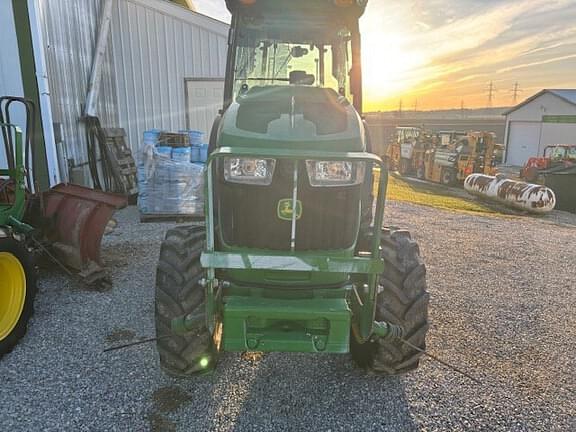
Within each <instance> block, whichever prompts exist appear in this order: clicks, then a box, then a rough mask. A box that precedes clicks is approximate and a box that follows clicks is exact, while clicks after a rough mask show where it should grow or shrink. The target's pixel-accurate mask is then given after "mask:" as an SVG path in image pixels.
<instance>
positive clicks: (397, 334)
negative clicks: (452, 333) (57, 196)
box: [155, 0, 429, 376]
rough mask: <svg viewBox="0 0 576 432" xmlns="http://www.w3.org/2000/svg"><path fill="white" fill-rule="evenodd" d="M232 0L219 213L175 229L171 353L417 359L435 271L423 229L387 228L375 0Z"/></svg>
mask: <svg viewBox="0 0 576 432" xmlns="http://www.w3.org/2000/svg"><path fill="white" fill-rule="evenodd" d="M226 3H227V7H228V9H229V10H230V12H231V13H232V26H231V30H230V37H229V50H228V61H227V73H226V84H225V96H224V105H223V110H222V111H221V115H220V116H219V117H218V118H217V119H216V121H215V124H214V127H213V129H212V133H211V137H210V157H209V160H208V163H207V170H206V177H205V182H206V185H205V191H206V197H205V223H204V224H198V225H192V226H179V227H177V228H174V229H171V230H169V231H168V233H167V234H166V239H165V241H164V242H163V244H162V247H161V252H160V261H159V265H158V270H157V279H156V308H155V314H156V329H157V336H158V341H157V349H158V351H159V355H160V364H161V367H162V368H163V369H164V371H166V372H167V373H168V374H170V375H173V376H190V375H195V374H201V373H205V372H208V371H210V370H212V369H213V368H214V367H215V366H216V363H217V360H218V356H219V353H221V352H227V351H228V352H307V353H341V354H344V353H351V355H352V358H353V359H354V360H355V362H356V363H357V364H358V365H359V366H360V367H363V368H365V369H368V370H371V371H373V372H375V373H380V374H387V375H394V374H401V373H405V372H408V371H410V370H413V369H415V368H416V367H417V366H418V362H419V359H420V357H421V355H422V350H424V349H425V337H426V332H427V330H428V312H427V310H428V300H429V296H428V293H427V287H426V275H425V274H426V271H425V266H424V264H423V261H422V259H421V257H420V254H419V249H418V245H417V244H416V242H415V241H414V240H413V239H412V238H411V236H410V234H409V233H408V232H406V231H403V230H399V229H395V228H382V226H383V217H384V203H385V196H386V185H387V179H388V174H387V171H386V167H385V165H384V164H383V162H382V160H381V159H380V158H379V157H377V156H376V155H374V154H372V153H371V146H370V141H369V137H368V134H367V130H366V126H365V124H364V122H363V120H362V118H361V113H362V72H361V53H360V49H361V43H360V31H359V19H360V17H361V16H362V15H363V13H364V11H365V8H366V0H291V1H285V0H227V2H226ZM373 185H374V186H373Z"/></svg>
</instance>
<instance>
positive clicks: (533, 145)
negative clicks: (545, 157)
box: [506, 121, 541, 166]
mask: <svg viewBox="0 0 576 432" xmlns="http://www.w3.org/2000/svg"><path fill="white" fill-rule="evenodd" d="M540 125H541V123H539V122H521V121H513V122H510V134H509V138H508V151H507V156H506V163H507V164H508V165H516V166H523V165H524V164H525V163H526V162H527V161H528V159H529V158H531V157H535V156H538V144H539V143H540Z"/></svg>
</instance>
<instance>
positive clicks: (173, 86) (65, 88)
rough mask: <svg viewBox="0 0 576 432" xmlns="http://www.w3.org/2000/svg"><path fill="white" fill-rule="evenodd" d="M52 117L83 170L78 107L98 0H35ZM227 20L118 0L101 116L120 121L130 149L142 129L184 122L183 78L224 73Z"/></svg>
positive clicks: (148, 0)
mask: <svg viewBox="0 0 576 432" xmlns="http://www.w3.org/2000/svg"><path fill="white" fill-rule="evenodd" d="M38 2H39V9H40V21H41V23H42V32H43V36H44V44H45V46H44V49H45V53H46V62H47V70H48V80H49V84H50V91H51V100H52V110H53V116H54V121H55V122H58V123H62V125H63V137H64V141H65V145H66V148H67V153H68V157H70V158H73V159H74V163H75V165H77V166H78V165H83V166H84V167H85V175H87V174H88V170H87V166H86V164H87V160H88V157H87V150H86V138H85V129H84V124H83V123H82V121H81V116H82V106H83V104H84V102H85V99H86V93H87V89H88V80H89V78H90V71H91V67H92V58H93V53H94V49H95V44H96V38H97V30H98V26H99V21H100V13H101V5H102V0H91V1H78V0H50V1H48V0H38ZM227 31H228V26H227V25H226V24H224V23H221V22H218V21H216V20H213V19H211V18H209V17H205V16H203V15H200V14H197V13H194V12H190V11H187V10H186V9H183V8H181V7H178V6H174V5H172V4H170V3H167V2H164V1H161V0H115V1H114V6H113V17H112V27H111V35H110V39H109V44H108V48H107V51H106V55H105V62H104V65H103V68H102V74H103V76H102V85H101V88H100V95H99V99H98V115H99V117H100V120H101V122H102V124H103V126H105V127H106V126H111V127H122V128H124V129H125V130H126V133H127V140H128V143H129V144H130V146H131V148H132V150H133V151H134V152H136V151H137V150H138V149H139V146H140V141H141V136H142V133H143V131H144V130H146V129H150V128H162V129H166V130H178V129H183V128H185V127H186V115H185V104H186V100H185V78H216V77H217V78H219V77H223V76H224V73H225V63H226V61H225V54H226V48H227V46H226V45H227Z"/></svg>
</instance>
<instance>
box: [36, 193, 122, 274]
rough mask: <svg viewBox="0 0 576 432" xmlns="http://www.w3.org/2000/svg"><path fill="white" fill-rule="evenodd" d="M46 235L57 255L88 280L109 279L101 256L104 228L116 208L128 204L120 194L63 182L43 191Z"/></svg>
mask: <svg viewBox="0 0 576 432" xmlns="http://www.w3.org/2000/svg"><path fill="white" fill-rule="evenodd" d="M42 201H43V205H42V206H43V216H44V218H45V219H47V220H48V221H49V223H48V229H47V230H46V231H45V232H44V235H45V236H46V237H47V238H48V240H49V242H50V244H51V246H52V250H53V252H54V254H55V255H56V257H57V258H58V259H59V260H60V261H62V262H63V263H64V264H65V265H67V266H68V267H71V268H73V269H75V270H78V271H79V272H80V273H79V274H80V276H81V277H82V278H83V279H84V280H85V281H86V282H87V283H89V284H100V283H106V284H107V283H109V278H108V276H107V274H106V272H105V270H104V268H103V267H104V266H103V264H102V260H101V258H100V243H101V241H102V237H103V235H104V231H105V229H106V226H107V224H108V222H109V221H110V219H111V217H112V215H113V214H114V212H115V211H116V210H119V209H121V208H124V207H126V206H127V205H128V201H127V198H126V197H124V196H121V195H116V194H111V193H107V192H101V191H97V190H94V189H90V188H86V187H82V186H77V185H72V184H60V185H58V186H55V187H54V188H52V189H50V190H49V191H47V192H44V194H43V195H42Z"/></svg>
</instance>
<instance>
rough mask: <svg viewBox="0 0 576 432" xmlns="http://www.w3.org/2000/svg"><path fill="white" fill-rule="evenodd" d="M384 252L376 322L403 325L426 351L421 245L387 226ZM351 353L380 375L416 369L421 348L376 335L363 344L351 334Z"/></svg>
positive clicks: (406, 333) (410, 339)
mask: <svg viewBox="0 0 576 432" xmlns="http://www.w3.org/2000/svg"><path fill="white" fill-rule="evenodd" d="M381 254H382V258H383V259H384V264H385V270H384V272H383V273H382V274H381V275H380V280H379V287H378V297H377V303H376V317H375V318H376V321H384V322H387V323H391V324H396V325H399V326H401V327H402V328H403V329H404V336H403V339H404V340H406V341H408V342H410V343H411V344H412V345H414V346H416V347H418V348H420V349H422V350H425V349H426V333H427V332H428V327H429V324H428V302H429V295H428V292H427V286H426V267H425V266H424V263H423V261H422V258H421V257H420V251H419V248H418V244H417V243H416V242H415V241H414V240H413V239H412V237H411V236H410V233H409V232H408V231H403V230H390V229H384V230H382V240H381ZM351 353H352V358H353V360H354V361H355V362H356V363H357V364H358V365H359V366H360V367H363V368H365V369H367V370H370V371H372V372H374V373H376V374H380V375H400V374H404V373H406V372H409V371H411V370H413V369H416V368H417V367H418V364H419V361H420V357H421V356H422V353H421V352H420V351H418V350H415V349H414V348H411V347H410V346H408V345H406V344H405V343H403V342H402V341H400V340H398V339H393V338H388V337H373V338H372V339H371V340H370V341H368V342H366V343H364V344H360V343H358V342H357V341H356V339H355V337H354V336H352V337H351Z"/></svg>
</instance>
